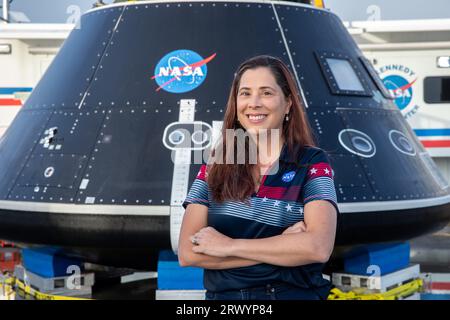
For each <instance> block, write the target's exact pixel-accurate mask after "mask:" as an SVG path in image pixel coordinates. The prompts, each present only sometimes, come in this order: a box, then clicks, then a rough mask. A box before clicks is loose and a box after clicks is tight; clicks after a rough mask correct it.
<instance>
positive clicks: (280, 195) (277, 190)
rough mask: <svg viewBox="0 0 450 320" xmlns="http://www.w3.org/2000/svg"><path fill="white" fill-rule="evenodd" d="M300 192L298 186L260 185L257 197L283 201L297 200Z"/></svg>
mask: <svg viewBox="0 0 450 320" xmlns="http://www.w3.org/2000/svg"><path fill="white" fill-rule="evenodd" d="M299 192H300V187H299V186H292V187H289V188H284V187H269V186H264V185H261V187H260V188H259V190H258V198H264V197H267V198H270V199H275V200H284V201H297V199H298V195H299Z"/></svg>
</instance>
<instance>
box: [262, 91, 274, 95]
mask: <svg viewBox="0 0 450 320" xmlns="http://www.w3.org/2000/svg"><path fill="white" fill-rule="evenodd" d="M263 94H264V95H265V96H270V95H272V92H270V91H264V93H263Z"/></svg>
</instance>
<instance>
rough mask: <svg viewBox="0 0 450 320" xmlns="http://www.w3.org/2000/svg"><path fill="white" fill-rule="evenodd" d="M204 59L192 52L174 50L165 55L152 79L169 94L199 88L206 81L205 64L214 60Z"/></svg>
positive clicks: (210, 58)
mask: <svg viewBox="0 0 450 320" xmlns="http://www.w3.org/2000/svg"><path fill="white" fill-rule="evenodd" d="M215 56H216V54H215V53H214V54H212V55H211V56H209V57H208V58H206V59H204V58H203V57H202V56H200V55H199V54H198V53H197V52H194V51H192V50H185V49H182V50H176V51H172V52H170V53H168V54H166V55H165V56H164V57H162V59H161V60H159V62H158V64H157V65H156V68H155V72H154V76H153V77H152V79H154V80H155V81H156V83H157V85H158V88H157V89H156V91H159V90H161V89H163V90H165V91H167V92H171V93H185V92H189V91H192V90H194V89H196V88H197V87H199V86H200V85H201V84H202V83H203V81H205V79H206V75H207V73H208V67H207V64H208V62H210V61H211V60H213V59H214V58H215Z"/></svg>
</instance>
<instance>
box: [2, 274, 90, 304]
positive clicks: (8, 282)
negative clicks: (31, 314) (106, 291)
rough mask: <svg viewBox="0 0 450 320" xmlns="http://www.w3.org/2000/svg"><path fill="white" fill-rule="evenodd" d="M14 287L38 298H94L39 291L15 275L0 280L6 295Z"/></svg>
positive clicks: (12, 290)
mask: <svg viewBox="0 0 450 320" xmlns="http://www.w3.org/2000/svg"><path fill="white" fill-rule="evenodd" d="M14 288H18V289H20V290H22V291H23V292H24V293H25V294H27V295H30V296H32V297H33V298H35V299H36V300H92V299H87V298H76V297H65V296H57V295H52V294H46V293H42V292H39V291H37V290H35V289H33V288H31V287H30V286H28V285H26V284H25V283H23V282H22V281H20V280H19V279H16V278H14V277H9V278H5V279H3V280H2V281H1V282H0V289H5V291H6V292H5V293H6V294H5V295H7V296H9V295H10V294H11V293H12V292H14Z"/></svg>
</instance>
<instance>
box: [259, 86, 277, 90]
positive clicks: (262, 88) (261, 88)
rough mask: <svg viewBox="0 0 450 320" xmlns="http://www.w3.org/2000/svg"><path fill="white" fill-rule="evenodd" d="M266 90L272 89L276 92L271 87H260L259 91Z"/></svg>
mask: <svg viewBox="0 0 450 320" xmlns="http://www.w3.org/2000/svg"><path fill="white" fill-rule="evenodd" d="M264 89H271V90H274V89H273V88H272V87H270V86H264V87H259V90H264Z"/></svg>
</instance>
